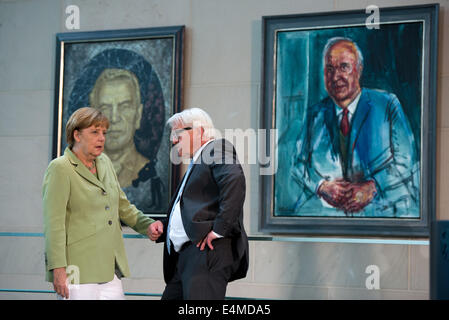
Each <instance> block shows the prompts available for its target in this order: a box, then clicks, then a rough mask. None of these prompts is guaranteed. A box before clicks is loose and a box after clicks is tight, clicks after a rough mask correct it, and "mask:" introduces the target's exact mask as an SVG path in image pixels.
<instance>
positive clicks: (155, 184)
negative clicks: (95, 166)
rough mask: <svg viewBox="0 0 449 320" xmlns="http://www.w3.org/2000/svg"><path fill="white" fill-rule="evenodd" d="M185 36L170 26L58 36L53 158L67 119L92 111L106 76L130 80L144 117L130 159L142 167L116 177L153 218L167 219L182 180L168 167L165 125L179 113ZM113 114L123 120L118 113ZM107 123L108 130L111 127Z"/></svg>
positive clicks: (181, 28) (61, 149)
mask: <svg viewBox="0 0 449 320" xmlns="http://www.w3.org/2000/svg"><path fill="white" fill-rule="evenodd" d="M184 32H185V26H168V27H155V28H140V29H126V30H105V31H87V32H67V33H58V34H56V68H55V69H56V74H55V100H54V106H55V107H54V128H53V149H52V156H53V158H56V157H58V156H60V155H62V154H63V152H64V148H65V146H66V141H65V125H66V122H67V120H68V117H69V116H70V115H71V114H72V113H73V112H74V111H75V110H77V109H78V108H81V107H85V106H88V105H91V100H90V99H93V98H90V97H89V94H90V93H91V91H92V88H93V87H94V86H95V84H96V81H97V80H98V79H99V76H100V75H101V74H102V73H103V72H104V70H106V69H118V70H124V72H125V73H131V74H133V75H134V78H135V79H136V81H137V83H138V86H139V89H137V88H136V89H135V91H134V92H135V93H136V97H137V96H139V95H140V102H141V109H140V110H141V114H142V115H141V120H140V125H139V126H137V125H136V127H138V128H137V129H135V131H134V136H133V138H132V140H133V142H134V146H135V150H133V151H134V156H132V157H131V158H128V159H134V158H137V157H136V155H137V156H138V158H139V159H140V160H139V161H140V162H137V161H136V162H135V163H134V165H135V167H129V168H127V169H129V170H130V174H129V175H128V176H125V175H123V179H122V178H121V176H120V175H118V176H119V181H120V182H121V184H122V182H123V184H124V185H125V186H123V185H122V189H123V190H124V192H125V193H126V195H127V197H128V199H129V200H130V201H131V203H133V204H135V205H136V207H137V208H139V209H140V210H141V211H143V212H144V213H145V214H148V215H150V216H151V217H165V216H166V215H167V211H168V204H169V201H170V198H171V195H172V194H173V193H174V191H175V187H176V184H177V181H178V180H179V175H180V172H179V168H178V166H175V165H173V164H172V162H171V161H170V147H171V145H170V140H169V134H170V132H169V128H168V127H167V126H166V125H165V122H166V121H167V119H168V118H169V117H170V116H171V115H173V114H174V113H177V112H179V111H180V110H181V105H182V99H183V94H182V93H183V48H184ZM119 72H122V71H119ZM136 100H137V99H136ZM117 110H119V109H117ZM111 112H112V111H111ZM111 114H112V113H111ZM117 114H118V115H119V116H120V115H123V113H120V110H119V111H117ZM111 120H112V119H109V121H110V123H111V124H110V128H109V129H111V128H112V126H113V125H114V124H113V123H112V122H113V121H111ZM137 122H139V121H136V123H137ZM107 142H108V138H106V144H107ZM128 145H129V143H128ZM109 156H110V158H111V155H109ZM111 159H112V158H111ZM125 160H126V159H125ZM147 160H148V161H147ZM112 161H113V163H114V165H115V162H114V159H112ZM124 162H125V161H123V163H124ZM117 163H118V162H117ZM120 163H122V162H120ZM133 170H134V171H133Z"/></svg>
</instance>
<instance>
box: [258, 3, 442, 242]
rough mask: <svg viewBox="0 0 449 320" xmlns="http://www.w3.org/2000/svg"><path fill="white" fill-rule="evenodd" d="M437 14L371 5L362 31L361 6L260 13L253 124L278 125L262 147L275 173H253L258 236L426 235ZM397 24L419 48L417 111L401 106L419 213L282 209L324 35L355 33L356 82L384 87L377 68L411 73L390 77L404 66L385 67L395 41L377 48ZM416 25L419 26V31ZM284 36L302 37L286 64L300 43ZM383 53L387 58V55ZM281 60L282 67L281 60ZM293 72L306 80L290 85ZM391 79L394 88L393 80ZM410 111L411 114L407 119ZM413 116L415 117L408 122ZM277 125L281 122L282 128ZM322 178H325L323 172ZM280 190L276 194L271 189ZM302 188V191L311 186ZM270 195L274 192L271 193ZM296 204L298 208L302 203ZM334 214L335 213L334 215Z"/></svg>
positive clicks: (431, 200)
mask: <svg viewBox="0 0 449 320" xmlns="http://www.w3.org/2000/svg"><path fill="white" fill-rule="evenodd" d="M438 11H439V5H438V4H429V5H416V6H405V7H389V8H379V18H380V19H379V25H378V26H379V29H375V28H373V29H369V28H368V27H367V24H366V23H367V21H368V20H369V16H370V14H371V13H372V12H370V13H367V11H365V10H351V11H340V12H324V13H310V14H293V15H282V16H264V17H263V18H262V33H263V52H262V89H261V109H260V114H261V117H260V128H261V129H266V130H270V129H278V140H277V144H276V145H275V147H271V149H270V144H269V143H268V142H267V144H266V146H265V148H266V149H267V154H269V155H270V156H272V157H277V161H278V168H277V171H276V173H275V174H273V175H263V176H261V177H260V185H259V194H260V211H261V215H260V228H259V229H260V231H262V232H263V233H266V234H295V235H310V236H318V235H319V236H368V237H414V238H415V237H428V236H429V229H430V223H431V221H432V220H434V219H435V144H436V103H437V99H436V97H437V95H436V93H437V51H438V50H437V49H438ZM415 24H416V26H415ZM403 26H405V27H407V28H409V27H410V28H411V27H415V29H416V30H417V31H416V34H418V35H420V37H418V38H413V33H409V34H408V37H409V38H410V39H408V40H411V42H413V41H416V42H417V46H418V47H419V48H420V50H419V51H420V52H418V55H421V56H420V58H419V61H418V62H419V63H420V67H421V69H420V68H418V70H416V72H418V73H420V77H419V80H418V81H420V82H418V84H419V86H420V87H419V88H421V89H422V90H421V92H420V93H419V94H420V97H421V100H420V101H421V103H420V104H419V105H418V107H419V109H418V110H417V109H413V108H414V107H413V106H411V105H407V106H404V110H405V112H406V117H407V118H408V119H409V121H411V122H412V121H413V120H415V122H414V123H411V125H410V127H411V128H412V129H413V130H414V131H413V137H415V138H416V141H417V142H416V148H417V150H418V151H417V154H418V157H417V159H418V160H417V161H418V164H419V172H418V175H419V185H418V186H419V197H418V200H419V204H418V205H417V208H418V210H419V216H418V217H413V218H408V217H405V218H403V217H397V216H389V217H387V216H382V217H375V216H371V217H370V216H368V215H367V216H364V217H359V216H357V214H350V215H346V212H344V214H345V216H343V217H342V216H337V213H335V216H334V215H333V211H331V209H334V211H335V212H337V211H338V210H337V209H335V208H331V209H330V210H328V211H326V212H331V213H332V214H323V215H321V216H320V215H319V214H321V212H320V211H318V210H317V213H311V212H314V211H313V210H315V209H314V208H315V207H312V208H311V209H302V210H303V211H302V212H301V211H300V210H301V209H297V208H298V207H300V206H299V205H298V203H299V200H298V201H297V202H293V203H294V204H296V205H297V206H296V207H292V206H288V204H289V202H288V201H289V200H290V199H288V197H287V196H284V194H286V193H288V191H289V190H288V189H286V188H290V187H291V186H292V184H291V182H289V181H290V180H288V179H290V176H291V175H290V174H289V173H290V172H291V171H289V170H290V169H291V168H292V167H293V166H294V164H293V162H290V161H293V160H291V159H292V158H294V157H295V153H294V152H297V153H298V150H300V147H298V143H297V142H295V140H294V139H297V138H298V137H300V136H301V134H300V132H301V131H302V130H309V129H306V128H307V121H308V119H310V118H307V114H308V112H310V111H309V110H310V109H311V105H312V104H317V103H318V102H319V101H322V100H321V99H323V98H324V97H325V96H326V95H327V92H326V91H325V88H322V87H323V86H324V81H323V80H321V79H319V78H320V77H321V78H323V70H324V69H323V65H324V62H323V61H324V60H322V59H323V58H322V57H323V47H324V45H323V44H324V43H325V42H324V40H325V39H326V38H329V37H335V36H341V37H349V36H351V35H352V36H353V37H355V38H356V39H355V42H356V43H357V41H359V42H360V43H361V45H359V47H360V48H361V51H362V52H363V54H364V61H363V62H364V69H363V74H362V78H361V80H360V82H361V85H362V86H364V82H365V83H370V84H373V83H374V84H379V83H382V84H388V83H389V82H388V81H389V80H388V79H387V80H385V81H381V79H379V80H376V78H377V74H379V70H384V73H388V72H390V71H396V73H394V72H391V73H390V74H389V76H390V77H392V78H394V77H396V78H400V79H405V78H407V77H408V76H409V77H413V76H415V77H416V74H413V71H412V72H410V73H407V74H400V77H399V76H398V74H399V71H398V70H406V69H405V68H406V67H407V66H404V67H401V69H400V68H399V67H397V68H396V69H394V70H393V69H392V68H390V69H388V63H393V62H396V63H397V62H398V61H399V60H400V59H401V52H404V48H402V49H401V50H402V51H400V50H399V49H397V48H398V47H399V46H392V47H391V46H390V47H388V48H387V47H384V45H385V43H393V42H394V39H396V38H395V37H397V36H398V35H399V34H400V32H406V31H404V28H405V27H403ZM370 27H371V28H372V27H373V26H372V25H371V26H370ZM395 28H396V29H395ZM362 29H363V30H362ZM391 30H392V31H391ZM419 30H421V34H420V33H419V32H420V31H419ZM382 32H383V34H382ZM391 33H393V34H394V36H393V35H392V34H391ZM401 34H403V33H401ZM348 35H349V36H348ZM282 37H284V38H282ZM289 37H290V38H292V39H293V38H295V37H297V39H302V38H301V37H303V38H304V39H305V40H304V43H305V45H304V48H305V49H304V48H300V49H301V50H303V51H301V52H303V53H305V54H303V55H301V54H298V55H296V56H295V59H296V61H294V62H291V65H288V63H287V62H289V61H291V60H287V58H285V57H290V58H289V59H293V58H292V57H293V54H294V52H295V50H297V49H298V45H297V44H299V43H300V42H299V41H300V40H295V41H298V42H293V41H292V42H284V44H285V43H288V44H289V45H291V47H289V46H288V45H284V46H282V45H283V42H282V41H287V40H283V39H288V38H289ZM368 37H370V39H368ZM382 39H389V40H388V41H389V42H383V40H382ZM370 41H373V43H370ZM397 42H398V41H396V43H397ZM399 42H400V41H399ZM318 44H319V45H318ZM306 45H307V47H306ZM403 46H404V47H405V48H406V46H407V45H406V44H404V45H403ZM287 49H289V50H287ZM298 50H299V49H298ZM395 50H396V51H395ZM410 50H411V49H410ZM364 51H365V52H364ZM382 51H388V54H389V55H390V57H391V59H384V60H382V57H383V55H382ZM292 52H293V53H292ZM298 52H300V51H298ZM410 52H412V51H410ZM365 53H366V54H365ZM376 56H377V57H378V58H376ZM384 56H387V53H385V55H384ZM410 56H411V55H410ZM379 57H380V58H379ZM282 59H284V60H282ZM376 59H379V60H376ZM305 60H307V65H306V66H305V67H304V69H303V70H302V71H303V72H301V71H300V70H298V71H297V73H293V72H291V73H288V72H290V71H288V70H291V69H292V68H291V66H296V67H298V66H300V65H301V64H303V65H304V63H303V61H305ZM385 61H386V62H387V67H386V66H385V63H383V62H385ZM391 61H393V62H391ZM282 63H284V64H285V65H282ZM401 63H403V62H401ZM313 67H314V68H313ZM298 68H299V67H298ZM382 68H384V69H382ZM408 68H409V69H408V70H411V69H410V68H411V66H410V65H409V66H408ZM282 72H284V73H282ZM376 72H377V73H376ZM304 74H306V76H304ZM301 75H302V76H303V77H305V78H304V79H305V80H304V81H303V84H306V85H304V86H301V84H302V83H301V81H297V82H296V83H294V84H292V82H294V81H295V80H292V79H296V77H300V76H301ZM381 78H382V80H383V79H385V78H386V76H382V77H381ZM289 81H290V82H289ZM320 81H321V82H320ZM376 81H377V82H376ZM286 83H289V85H290V86H291V87H292V88H293V87H295V86H296V87H295V88H293V89H289V90H292V91H291V92H293V90H296V92H299V93H297V94H296V96H294V95H291V96H288V94H286V92H287V91H285V90H287V89H284V88H286V87H287V85H286ZM399 84H400V85H401V82H399ZM406 84H407V83H406V81H404V83H402V86H403V87H406ZM305 87H307V88H305ZM397 87H398V86H396V87H395V86H394V85H390V84H389V85H388V86H386V87H384V88H380V89H383V90H387V91H391V90H394V88H397ZM308 88H312V89H308ZM315 88H321V89H319V91H318V92H312V91H311V90H316V89H315ZM283 90H284V91H283ZM306 90H308V91H307V92H308V93H309V95H307V98H303V96H301V95H304V92H305V91H306ZM310 92H312V94H310ZM393 92H394V91H393ZM406 92H407V91H406V90H404V91H403V92H402V96H401V95H400V94H399V93H398V94H397V96H398V97H399V100H401V97H403V96H404V94H405V93H406ZM287 93H288V92H287ZM311 96H312V97H311ZM286 97H287V98H286ZM301 99H302V100H301ZM300 109H301V112H302V115H303V116H302V118H301V117H299V116H298V118H299V119H301V120H291V119H296V118H295V117H296V116H295V115H293V116H292V115H291V114H290V113H294V112H297V113H298V111H297V110H300ZM295 110H296V111H295ZM407 112H408V114H407ZM410 114H412V115H414V118H413V117H412V116H410ZM289 117H290V118H289ZM410 118H411V120H410ZM416 119H418V120H419V121H416ZM289 121H290V122H289ZM294 121H296V122H294ZM285 123H287V124H288V125H284V124H285ZM278 127H282V129H285V130H284V131H282V130H280V129H279V128H278ZM289 130H290V131H289ZM310 130H311V129H310ZM307 132H309V131H307ZM296 134H297V135H296ZM295 135H296V136H295ZM292 137H295V138H292ZM283 139H285V140H283ZM289 139H290V140H291V141H290V140H289ZM298 139H299V138H298ZM301 144H302V145H304V142H303V141H301ZM282 148H284V149H282ZM289 148H290V149H289ZM295 148H296V149H295ZM301 150H303V149H301ZM310 150H313V149H310ZM312 152H313V151H312ZM286 168H287V169H286ZM282 170H284V171H282ZM304 172H305V171H304ZM323 178H325V179H326V177H324V176H323ZM281 184H282V186H283V187H282V188H281V187H279V186H280V185H281ZM285 186H287V187H285ZM296 188H297V189H298V190H301V191H302V190H304V189H305V187H304V184H303V185H301V184H298V187H296ZM301 188H302V189H301ZM281 189H282V191H279V190H281ZM308 190H309V191H310V190H311V189H308ZM284 191H286V192H284ZM309 191H308V192H309ZM276 192H278V193H276ZM281 192H282V194H281ZM292 193H293V196H292V197H291V198H292V199H293V200H295V201H296V198H294V197H295V196H296V195H297V194H298V193H295V192H292ZM304 193H305V191H304ZM275 194H276V195H277V196H276V197H275ZM307 196H308V197H306V198H305V199H312V198H313V199H314V201H318V200H320V201H322V199H317V198H319V197H318V196H316V194H314V193H313V191H312V192H310V193H307ZM282 197H283V198H282ZM309 197H310V198H309ZM314 197H316V198H314ZM298 198H299V196H298ZM285 199H287V200H285ZM284 204H285V206H284V207H283V206H282V205H284ZM301 205H302V203H301ZM285 208H286V209H285ZM290 208H295V209H290ZM300 208H305V206H303V207H300ZM284 209H285V210H284ZM288 210H290V211H288ZM295 210H296V211H295ZM326 210H327V209H326ZM323 212H324V209H323ZM373 212H376V211H373ZM338 214H341V212H339V213H338Z"/></svg>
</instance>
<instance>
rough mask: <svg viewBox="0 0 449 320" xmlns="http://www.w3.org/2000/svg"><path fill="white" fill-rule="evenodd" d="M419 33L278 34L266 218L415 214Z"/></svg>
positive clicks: (414, 29) (400, 26) (405, 25)
mask: <svg viewBox="0 0 449 320" xmlns="http://www.w3.org/2000/svg"><path fill="white" fill-rule="evenodd" d="M423 28H424V27H423V23H422V22H419V21H406V22H398V23H386V24H381V25H380V28H379V29H367V28H366V27H365V26H344V27H326V28H325V27H323V28H314V29H310V28H309V29H304V28H303V29H295V30H291V29H289V30H279V31H277V33H276V42H275V50H276V61H275V73H274V77H275V79H274V80H275V83H276V84H275V97H276V99H275V102H274V103H275V125H276V128H277V129H278V135H279V139H278V149H277V155H278V170H277V173H276V175H275V177H274V216H276V217H283V216H296V217H335V218H361V219H373V218H379V219H388V218H396V219H420V218H421V214H420V196H421V192H420V191H421V190H420V180H421V179H420V178H421V177H420V167H421V161H420V159H421V118H422V114H421V110H422V104H423V102H422V101H423V96H422V95H423V81H422V79H423V41H422V39H423ZM419 39H421V41H420V40H419ZM286 182H287V183H286Z"/></svg>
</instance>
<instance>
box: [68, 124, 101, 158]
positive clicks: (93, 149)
mask: <svg viewBox="0 0 449 320" xmlns="http://www.w3.org/2000/svg"><path fill="white" fill-rule="evenodd" d="M106 131H107V129H106V127H104V126H100V125H92V126H90V127H88V128H85V129H81V130H75V132H74V134H73V135H74V138H75V147H77V148H78V149H79V150H80V151H81V152H82V153H83V155H84V156H86V157H88V158H94V159H95V158H96V157H98V156H99V155H100V154H101V153H102V152H103V150H104V143H105V141H106V138H105V135H106Z"/></svg>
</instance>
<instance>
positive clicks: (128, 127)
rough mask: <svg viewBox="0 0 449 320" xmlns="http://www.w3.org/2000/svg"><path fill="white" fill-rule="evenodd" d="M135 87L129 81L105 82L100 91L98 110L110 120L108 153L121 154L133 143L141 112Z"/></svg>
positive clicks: (106, 148)
mask: <svg viewBox="0 0 449 320" xmlns="http://www.w3.org/2000/svg"><path fill="white" fill-rule="evenodd" d="M133 90H134V86H133V85H132V83H131V82H130V81H129V80H127V79H115V80H110V81H105V82H103V83H102V84H101V87H100V88H99V90H98V107H97V108H98V109H99V110H100V111H101V112H102V113H103V114H104V115H105V116H106V117H107V118H108V119H109V122H110V126H109V130H108V140H107V143H106V145H105V150H106V153H114V152H120V151H121V150H123V148H125V147H126V146H127V145H129V144H130V143H134V142H133V137H134V133H135V131H136V130H137V129H138V128H139V127H140V119H141V115H142V114H141V112H142V111H141V110H142V108H141V107H140V105H139V101H135V100H136V94H135V92H133Z"/></svg>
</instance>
